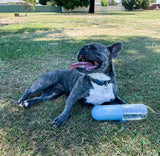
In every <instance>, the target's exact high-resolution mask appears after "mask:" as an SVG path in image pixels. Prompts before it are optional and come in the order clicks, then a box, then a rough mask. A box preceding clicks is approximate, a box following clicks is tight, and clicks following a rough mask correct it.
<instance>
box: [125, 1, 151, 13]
mask: <svg viewBox="0 0 160 156" xmlns="http://www.w3.org/2000/svg"><path fill="white" fill-rule="evenodd" d="M149 4H150V0H122V5H123V6H124V7H125V9H127V10H129V11H131V10H133V9H140V8H142V9H146V8H148V6H149Z"/></svg>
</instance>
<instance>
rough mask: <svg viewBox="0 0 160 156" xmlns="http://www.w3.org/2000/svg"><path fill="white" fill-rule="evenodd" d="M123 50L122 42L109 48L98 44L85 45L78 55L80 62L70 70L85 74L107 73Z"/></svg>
mask: <svg viewBox="0 0 160 156" xmlns="http://www.w3.org/2000/svg"><path fill="white" fill-rule="evenodd" d="M121 49H122V43H121V42H117V43H114V44H112V45H109V46H105V45H102V44H98V43H92V44H87V45H84V46H83V47H82V48H81V50H80V51H79V52H78V55H77V56H78V61H79V62H78V63H75V64H72V65H71V67H70V69H71V70H73V69H77V70H78V71H79V72H82V73H85V74H90V73H105V72H106V71H107V69H108V67H109V66H110V65H111V64H112V59H114V58H116V57H117V56H118V54H119V52H120V51H121Z"/></svg>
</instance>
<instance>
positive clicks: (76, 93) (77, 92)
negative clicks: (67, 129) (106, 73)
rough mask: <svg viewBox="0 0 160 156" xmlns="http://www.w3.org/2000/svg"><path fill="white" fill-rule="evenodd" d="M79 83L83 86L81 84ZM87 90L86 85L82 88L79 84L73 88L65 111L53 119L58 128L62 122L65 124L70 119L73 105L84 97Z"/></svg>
mask: <svg viewBox="0 0 160 156" xmlns="http://www.w3.org/2000/svg"><path fill="white" fill-rule="evenodd" d="M79 85H80V86H81V84H79ZM84 86H85V85H84ZM87 91H88V90H87ZM87 91H86V88H85V87H84V88H81V89H80V88H79V86H78V85H76V86H75V87H74V88H73V90H72V91H71V93H70V95H69V96H68V98H67V100H66V104H65V108H64V110H63V112H62V113H61V114H60V115H59V116H57V117H56V118H55V119H54V121H53V125H54V127H56V128H57V127H60V126H61V125H62V124H64V123H65V122H66V121H67V120H68V117H69V115H70V113H71V109H72V107H73V105H74V104H75V103H76V101H77V100H79V99H81V98H82V97H84V96H85V95H86V94H87Z"/></svg>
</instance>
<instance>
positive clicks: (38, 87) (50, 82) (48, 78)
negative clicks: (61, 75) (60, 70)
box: [18, 71, 57, 106]
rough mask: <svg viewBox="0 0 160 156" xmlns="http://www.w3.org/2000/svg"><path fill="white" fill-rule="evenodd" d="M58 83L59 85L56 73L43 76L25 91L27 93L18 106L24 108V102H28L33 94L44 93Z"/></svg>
mask: <svg viewBox="0 0 160 156" xmlns="http://www.w3.org/2000/svg"><path fill="white" fill-rule="evenodd" d="M56 83H57V76H56V75H55V72H54V71H53V72H50V73H46V74H44V75H42V76H41V77H40V78H39V79H38V80H37V81H36V82H35V83H34V84H33V85H32V86H31V87H28V88H27V89H26V90H25V93H24V94H23V95H22V97H21V98H20V99H19V100H18V104H19V105H20V106H23V103H24V101H25V100H27V99H28V97H29V96H30V95H31V94H33V93H36V92H39V91H42V90H44V89H47V88H49V87H51V86H54V85H55V84H56Z"/></svg>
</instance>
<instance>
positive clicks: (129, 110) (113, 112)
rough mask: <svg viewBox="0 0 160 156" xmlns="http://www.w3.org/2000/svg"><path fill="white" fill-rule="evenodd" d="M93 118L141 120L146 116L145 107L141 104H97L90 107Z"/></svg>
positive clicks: (100, 119)
mask: <svg viewBox="0 0 160 156" xmlns="http://www.w3.org/2000/svg"><path fill="white" fill-rule="evenodd" d="M91 115H92V117H93V119H95V120H98V121H105V120H108V121H115V120H116V121H120V122H126V120H141V119H145V118H146V117H147V108H146V106H145V105H143V104H124V105H99V106H95V107H94V108H93V109H92V112H91Z"/></svg>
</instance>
